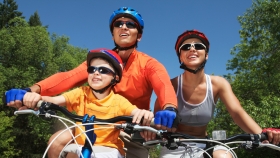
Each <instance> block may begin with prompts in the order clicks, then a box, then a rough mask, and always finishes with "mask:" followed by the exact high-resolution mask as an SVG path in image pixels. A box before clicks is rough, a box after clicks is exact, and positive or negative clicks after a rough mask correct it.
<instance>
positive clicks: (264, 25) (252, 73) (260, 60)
mask: <svg viewBox="0 0 280 158" xmlns="http://www.w3.org/2000/svg"><path fill="white" fill-rule="evenodd" d="M238 20H239V22H240V24H241V27H242V29H241V30H240V31H239V33H240V38H241V41H240V43H239V44H237V45H236V46H235V47H234V48H233V50H232V51H231V54H232V55H233V58H232V59H231V60H229V62H228V64H227V69H228V70H232V71H233V72H234V75H233V74H228V75H225V77H226V78H227V79H228V81H229V82H230V83H231V85H232V89H233V91H234V93H235V94H236V96H237V98H238V99H239V100H240V103H241V105H242V106H243V108H244V109H245V111H247V113H248V114H249V115H250V116H251V117H252V118H253V119H254V120H255V121H256V122H257V123H258V124H259V125H260V126H261V127H262V128H265V127H280V126H279V125H280V123H279V121H280V119H279V114H280V106H279V99H280V93H279V92H280V91H279V90H280V89H279V87H280V85H279V80H280V73H279V72H280V71H279V70H280V67H279V61H280V27H279V25H280V3H279V1H277V0H255V1H253V5H252V6H251V7H250V8H249V9H247V11H246V13H245V14H244V15H243V16H239V17H238ZM214 129H225V130H227V135H228V136H231V135H234V134H239V133H243V131H242V130H241V129H240V128H239V127H238V126H237V125H235V124H234V122H233V121H232V119H231V117H230V116H229V114H228V113H227V110H226V108H225V106H224V105H223V104H222V103H221V102H219V103H218V104H217V109H216V111H215V118H214V119H213V120H212V121H211V122H210V124H209V128H208V131H209V132H210V131H212V130H214ZM237 155H238V157H241V158H242V157H279V156H280V155H279V152H277V151H275V150H272V149H267V148H265V149H257V150H254V151H246V150H238V151H237Z"/></svg>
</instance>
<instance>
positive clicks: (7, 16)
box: [0, 0, 24, 29]
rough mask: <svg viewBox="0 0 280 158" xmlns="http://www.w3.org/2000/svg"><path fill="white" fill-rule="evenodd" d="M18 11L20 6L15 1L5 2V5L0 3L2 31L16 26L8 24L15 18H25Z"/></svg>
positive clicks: (7, 0)
mask: <svg viewBox="0 0 280 158" xmlns="http://www.w3.org/2000/svg"><path fill="white" fill-rule="evenodd" d="M17 9H18V5H17V4H16V2H15V1H14V0H4V2H3V3H0V29H2V28H3V27H9V26H14V25H13V23H8V22H9V21H10V20H11V19H14V18H15V17H20V18H24V17H23V16H22V13H21V12H19V11H17Z"/></svg>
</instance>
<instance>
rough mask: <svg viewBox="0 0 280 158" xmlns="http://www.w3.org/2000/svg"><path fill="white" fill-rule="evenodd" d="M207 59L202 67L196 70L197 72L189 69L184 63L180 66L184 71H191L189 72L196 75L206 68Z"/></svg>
mask: <svg viewBox="0 0 280 158" xmlns="http://www.w3.org/2000/svg"><path fill="white" fill-rule="evenodd" d="M206 61H207V60H206V59H205V60H204V61H203V63H201V65H200V66H199V67H198V68H197V69H195V70H193V69H190V68H188V67H187V66H186V65H185V64H184V63H182V64H181V65H180V68H181V69H184V70H186V71H189V72H191V73H193V74H196V73H197V72H198V71H200V70H202V69H203V68H204V66H205V64H206Z"/></svg>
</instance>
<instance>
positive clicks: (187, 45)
mask: <svg viewBox="0 0 280 158" xmlns="http://www.w3.org/2000/svg"><path fill="white" fill-rule="evenodd" d="M191 47H193V48H194V49H196V50H203V49H206V46H205V45H204V44H203V43H185V44H183V45H181V47H180V48H179V52H180V51H181V50H184V51H188V50H190V49H191Z"/></svg>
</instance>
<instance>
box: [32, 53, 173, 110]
mask: <svg viewBox="0 0 280 158" xmlns="http://www.w3.org/2000/svg"><path fill="white" fill-rule="evenodd" d="M86 69H87V65H86V61H85V62H83V63H82V64H80V65H79V66H78V67H77V68H75V69H73V70H71V71H67V72H60V73H56V74H54V75H52V76H50V77H48V78H46V79H45V80H42V81H40V82H38V83H37V85H39V86H40V87H41V95H48V96H52V95H57V94H59V93H62V92H64V91H66V90H69V89H70V88H74V87H76V86H79V85H81V84H83V83H85V82H87V76H88V74H87V71H86ZM153 90H154V91H155V93H156V95H157V98H158V101H159V104H160V106H161V108H163V106H164V105H165V104H168V103H169V104H173V105H175V106H177V97H176V94H175V91H174V89H173V86H172V84H171V82H170V77H169V75H168V73H167V71H166V69H165V68H164V66H163V65H162V64H161V63H160V62H158V61H157V60H156V59H154V58H152V57H150V56H148V55H147V54H144V53H142V52H139V51H137V50H136V49H135V50H134V51H133V52H132V53H131V55H130V56H129V59H128V61H127V63H126V65H125V67H124V70H123V77H122V80H121V82H120V83H118V84H117V85H116V86H114V92H115V93H116V94H120V95H122V96H124V97H125V98H127V99H128V100H129V101H130V102H131V103H132V104H134V105H136V106H137V107H138V108H139V109H146V110H149V109H150V100H151V96H152V92H153Z"/></svg>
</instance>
